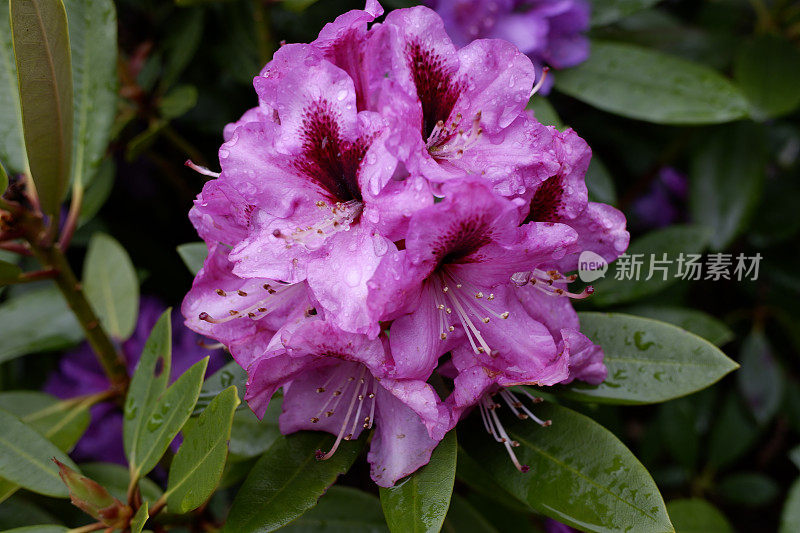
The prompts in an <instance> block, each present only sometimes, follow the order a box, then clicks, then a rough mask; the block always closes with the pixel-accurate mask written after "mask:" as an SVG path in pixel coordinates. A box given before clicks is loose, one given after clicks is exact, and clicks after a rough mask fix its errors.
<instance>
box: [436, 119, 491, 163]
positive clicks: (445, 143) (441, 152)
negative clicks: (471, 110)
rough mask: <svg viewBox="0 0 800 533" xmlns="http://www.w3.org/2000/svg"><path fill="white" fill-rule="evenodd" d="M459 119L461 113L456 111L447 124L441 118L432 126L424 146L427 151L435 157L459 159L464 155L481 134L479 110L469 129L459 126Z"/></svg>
mask: <svg viewBox="0 0 800 533" xmlns="http://www.w3.org/2000/svg"><path fill="white" fill-rule="evenodd" d="M461 119H462V116H461V113H458V114H457V115H456V118H455V120H454V121H453V122H451V123H450V124H449V126H448V125H447V124H445V122H444V121H442V120H440V121H439V122H438V123H437V124H436V126H434V128H433V131H432V132H431V134H430V136H428V140H427V142H426V146H427V148H428V152H429V153H430V154H431V156H433V157H434V158H435V159H445V160H455V159H461V158H462V157H463V156H464V152H465V151H467V150H468V149H469V148H471V147H472V146H474V145H475V143H477V142H478V140H479V139H480V138H481V136H482V135H483V128H481V112H480V111H478V112H477V113H476V114H475V117H474V118H473V119H472V127H471V128H470V129H469V131H464V130H463V129H460V128H459V126H460V124H461Z"/></svg>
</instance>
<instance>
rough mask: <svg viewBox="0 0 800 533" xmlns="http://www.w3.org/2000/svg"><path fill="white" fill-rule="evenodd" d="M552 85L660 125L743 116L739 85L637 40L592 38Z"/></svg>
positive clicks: (713, 121) (744, 107)
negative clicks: (585, 52) (581, 57)
mask: <svg viewBox="0 0 800 533" xmlns="http://www.w3.org/2000/svg"><path fill="white" fill-rule="evenodd" d="M556 89H558V90H559V91H561V92H563V93H566V94H568V95H570V96H572V97H574V98H577V99H579V100H581V101H583V102H586V103H587V104H590V105H593V106H595V107H597V108H599V109H602V110H604V111H608V112H609V113H614V114H617V115H621V116H623V117H628V118H635V119H639V120H645V121H648V122H655V123H658V124H716V123H721V122H730V121H732V120H736V119H738V118H742V117H744V116H746V115H747V101H746V100H745V98H744V96H742V94H741V93H740V92H739V90H738V89H737V88H736V87H735V86H734V85H733V84H732V83H730V82H729V81H728V80H727V79H725V78H724V77H722V76H721V75H720V74H719V73H718V72H715V71H714V70H712V69H710V68H708V67H706V66H703V65H700V64H697V63H692V62H690V61H686V60H684V59H680V58H677V57H674V56H670V55H667V54H662V53H661V52H656V51H654V50H651V49H648V48H642V47H639V46H636V45H630V44H622V43H611V42H600V41H594V42H593V43H592V53H591V55H590V56H589V59H587V60H586V61H585V62H584V63H582V64H580V65H578V66H577V67H575V68H572V69H567V70H564V71H563V72H559V73H558V76H556Z"/></svg>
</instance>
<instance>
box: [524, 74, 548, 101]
mask: <svg viewBox="0 0 800 533" xmlns="http://www.w3.org/2000/svg"><path fill="white" fill-rule="evenodd" d="M548 72H550V67H542V77H541V78H539V81H537V82H536V84H535V85H534V86H533V89H531V95H530V96H529V97H528V98H533V95H534V94H536V93H538V92H539V89H541V88H542V85H544V80H546V79H547V73H548Z"/></svg>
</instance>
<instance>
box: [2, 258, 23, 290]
mask: <svg viewBox="0 0 800 533" xmlns="http://www.w3.org/2000/svg"><path fill="white" fill-rule="evenodd" d="M20 274H22V269H21V268H20V267H18V266H17V265H15V264H14V263H8V262H6V261H2V260H0V286H3V285H6V284H8V283H11V282H13V281H15V280H16V279H17V278H19V275H20Z"/></svg>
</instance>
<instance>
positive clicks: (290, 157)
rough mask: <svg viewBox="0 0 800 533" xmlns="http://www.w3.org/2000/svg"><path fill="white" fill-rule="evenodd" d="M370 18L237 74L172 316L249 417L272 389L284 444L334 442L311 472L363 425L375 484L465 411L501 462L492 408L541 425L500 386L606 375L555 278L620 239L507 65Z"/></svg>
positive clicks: (402, 472) (404, 17)
mask: <svg viewBox="0 0 800 533" xmlns="http://www.w3.org/2000/svg"><path fill="white" fill-rule="evenodd" d="M382 14H383V10H382V8H381V7H380V6H379V5H378V4H377V3H376V2H375V1H374V0H370V1H368V2H367V6H366V8H365V9H364V10H363V11H351V12H348V13H345V14H344V15H342V16H340V17H339V18H337V19H336V21H335V22H333V23H331V24H328V25H327V26H326V27H325V28H324V29H323V30H322V31H321V33H320V35H319V38H318V39H317V40H316V41H314V42H313V43H311V44H289V45H285V46H283V47H282V48H281V49H280V50H278V52H277V53H276V54H275V56H274V59H273V60H272V61H271V62H270V63H269V64H267V65H266V67H264V69H263V70H262V71H261V73H260V74H259V75H258V76H257V77H256V78H255V80H254V86H255V89H256V92H257V94H258V102H259V105H258V106H257V107H255V108H253V109H251V110H249V111H247V112H246V113H245V114H244V115H243V116H242V118H241V119H240V120H239V121H238V122H236V123H234V124H230V125H229V126H228V127H226V129H225V143H224V144H223V145H222V147H221V148H220V150H219V160H220V165H221V173H220V174H219V175H218V176H216V179H213V180H211V181H209V182H208V183H207V184H206V185H205V187H204V188H203V191H202V193H201V194H200V195H199V197H198V198H197V200H196V202H195V205H194V207H193V208H192V210H191V213H190V218H191V220H192V222H193V223H194V225H195V227H196V228H197V231H198V232H199V234H200V236H201V237H202V238H203V239H204V240H205V241H206V243H207V245H208V250H209V255H208V258H207V260H206V262H205V265H204V267H203V269H202V270H201V271H200V273H199V274H198V276H197V278H196V279H195V282H194V285H193V287H192V290H191V292H190V293H189V295H188V296H187V298H186V300H185V302H184V304H183V313H184V316H185V317H186V323H187V325H189V326H190V327H191V328H192V329H194V330H195V331H197V332H199V333H202V334H204V335H207V336H209V337H212V338H214V339H217V340H218V341H220V342H222V343H223V344H224V345H225V346H227V347H228V349H229V350H230V352H231V354H232V355H233V357H234V358H235V359H236V361H237V362H238V363H239V364H240V365H241V366H242V367H244V368H245V369H246V370H247V372H248V375H249V381H248V388H247V394H246V400H247V401H248V403H249V405H250V407H251V408H252V409H253V410H254V411H255V412H256V413H257V414H259V415H263V413H264V411H265V409H266V406H267V404H268V402H269V401H270V398H271V397H272V396H273V393H274V392H275V391H276V390H277V389H278V388H280V387H282V388H283V391H284V396H283V414H282V415H281V417H280V427H281V431H282V432H284V433H291V432H294V431H298V430H322V431H327V432H330V433H332V434H333V435H335V436H336V443H335V444H334V446H333V447H332V449H331V450H329V451H320V452H319V458H320V459H325V458H327V457H329V456H330V455H331V454H333V453H335V451H336V448H337V446H338V445H339V443H340V442H341V441H342V440H346V439H355V438H358V437H359V435H361V434H362V433H363V432H364V431H366V430H369V429H371V428H373V427H374V429H375V432H374V435H373V438H372V441H371V449H370V452H369V456H368V460H369V462H370V463H371V465H372V477H373V479H374V480H375V482H376V483H378V484H379V485H381V486H392V485H393V484H394V483H395V482H396V481H397V480H398V479H400V478H402V477H404V476H406V475H408V474H410V473H412V472H414V471H415V470H416V469H418V468H419V467H420V466H422V465H424V464H426V463H427V462H428V460H429V459H430V454H431V451H432V450H433V449H434V448H435V447H436V445H437V443H438V442H439V440H441V439H442V437H443V436H444V435H445V433H446V432H447V431H449V430H450V429H451V428H453V427H454V426H455V425H456V423H457V422H458V421H459V419H460V418H462V417H463V416H464V415H465V414H466V413H467V412H468V411H470V410H471V409H473V408H476V407H477V408H478V410H480V412H481V414H482V415H483V418H484V422H485V423H486V427H487V429H488V430H489V431H490V432H491V433H492V434H493V435H494V436H495V438H496V439H497V440H498V441H500V442H502V443H503V444H504V445H505V446H506V448H507V449H508V450H509V452H511V457H512V459H513V460H514V461H515V462H516V457H514V454H513V450H512V446H513V444H514V443H512V442H510V441H509V439H508V438H507V436H506V435H505V431H504V429H503V426H502V424H501V423H500V419H499V417H498V415H497V413H496V406H497V405H498V404H497V403H496V402H495V399H496V398H501V399H502V400H504V401H505V402H507V403H508V405H509V407H510V410H511V411H512V412H513V413H514V414H515V415H517V416H520V417H523V418H525V417H530V418H532V419H533V420H538V419H537V418H536V416H535V415H534V413H533V412H532V411H531V409H530V408H529V407H527V406H525V405H524V404H523V402H522V401H521V400H522V399H524V398H525V397H526V394H527V393H526V392H522V391H519V390H516V391H515V390H512V389H509V387H514V386H517V385H522V384H527V385H539V386H548V385H555V384H559V383H568V382H570V381H571V380H573V379H581V380H585V381H588V382H590V383H599V382H601V381H602V380H603V379H604V378H605V375H606V370H605V367H604V365H603V362H602V359H603V353H602V351H601V349H600V348H599V347H598V346H595V345H594V344H592V342H591V341H590V340H589V339H587V338H586V337H585V336H583V335H582V334H581V333H580V331H579V329H580V328H579V324H578V318H577V315H576V313H575V311H574V310H573V308H572V305H571V302H570V298H582V297H584V296H586V295H587V294H588V293H589V292H591V291H590V290H585V291H584V292H582V293H580V294H573V293H571V292H569V289H568V284H569V282H570V281H572V280H573V279H574V277H569V276H567V275H566V273H568V272H570V271H574V270H575V269H576V267H577V260H578V255H579V253H580V252H581V251H583V250H591V251H593V252H595V253H597V254H600V255H601V256H603V257H604V258H605V259H606V260H608V261H612V260H614V259H615V258H616V257H617V256H618V255H619V254H620V253H622V252H623V251H624V250H625V249H626V247H627V244H628V233H627V231H626V230H625V218H624V217H623V215H622V214H621V213H620V212H619V211H617V210H616V209H614V208H612V207H610V206H607V205H604V204H597V203H592V202H589V201H588V199H587V190H586V185H585V182H584V174H585V172H586V168H587V165H588V163H589V159H590V157H591V151H590V150H589V147H588V146H587V145H586V143H585V142H584V141H583V140H582V139H581V138H580V137H578V135H577V134H576V133H575V132H574V131H572V130H566V131H564V132H559V131H558V130H556V129H554V128H552V127H546V126H543V125H542V124H540V123H539V122H537V121H536V119H535V118H534V117H533V116H532V115H531V114H529V113H528V112H526V111H525V106H526V104H527V102H528V100H529V98H530V95H531V90H532V87H533V86H534V82H535V81H536V80H535V70H534V66H533V64H532V63H531V60H530V59H529V58H528V57H527V56H526V55H525V54H523V53H521V52H520V51H519V50H518V49H517V48H516V47H515V46H514V45H512V44H511V43H509V42H506V41H502V40H496V39H487V40H477V41H473V42H471V43H469V44H467V45H466V46H464V47H462V48H457V47H456V46H455V45H454V44H453V43H452V41H451V40H450V38H449V37H448V35H447V33H446V32H445V29H444V26H443V23H442V20H441V18H440V17H439V16H438V15H437V14H436V13H435V12H434V11H432V10H430V9H428V8H426V7H415V8H409V9H399V10H396V11H393V12H391V13H390V14H389V15H388V16H386V17H385V19H383V21H382V22H375V21H374V20H375V18H377V17H379V16H381V15H382ZM434 372H439V374H440V375H442V376H445V377H446V378H448V383H450V381H449V379H452V388H451V392H449V395H448V396H446V398H445V399H440V396H439V394H437V391H434V389H433V387H432V386H431V385H430V384H429V380H430V378H431V376H432V375H433V373H434ZM440 392H441V391H440ZM539 422H540V423H542V424H546V422H545V421H541V420H539ZM517 464H518V466H519V468H520V469H522V470H524V469H525V467H524V465H519V463H517Z"/></svg>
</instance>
